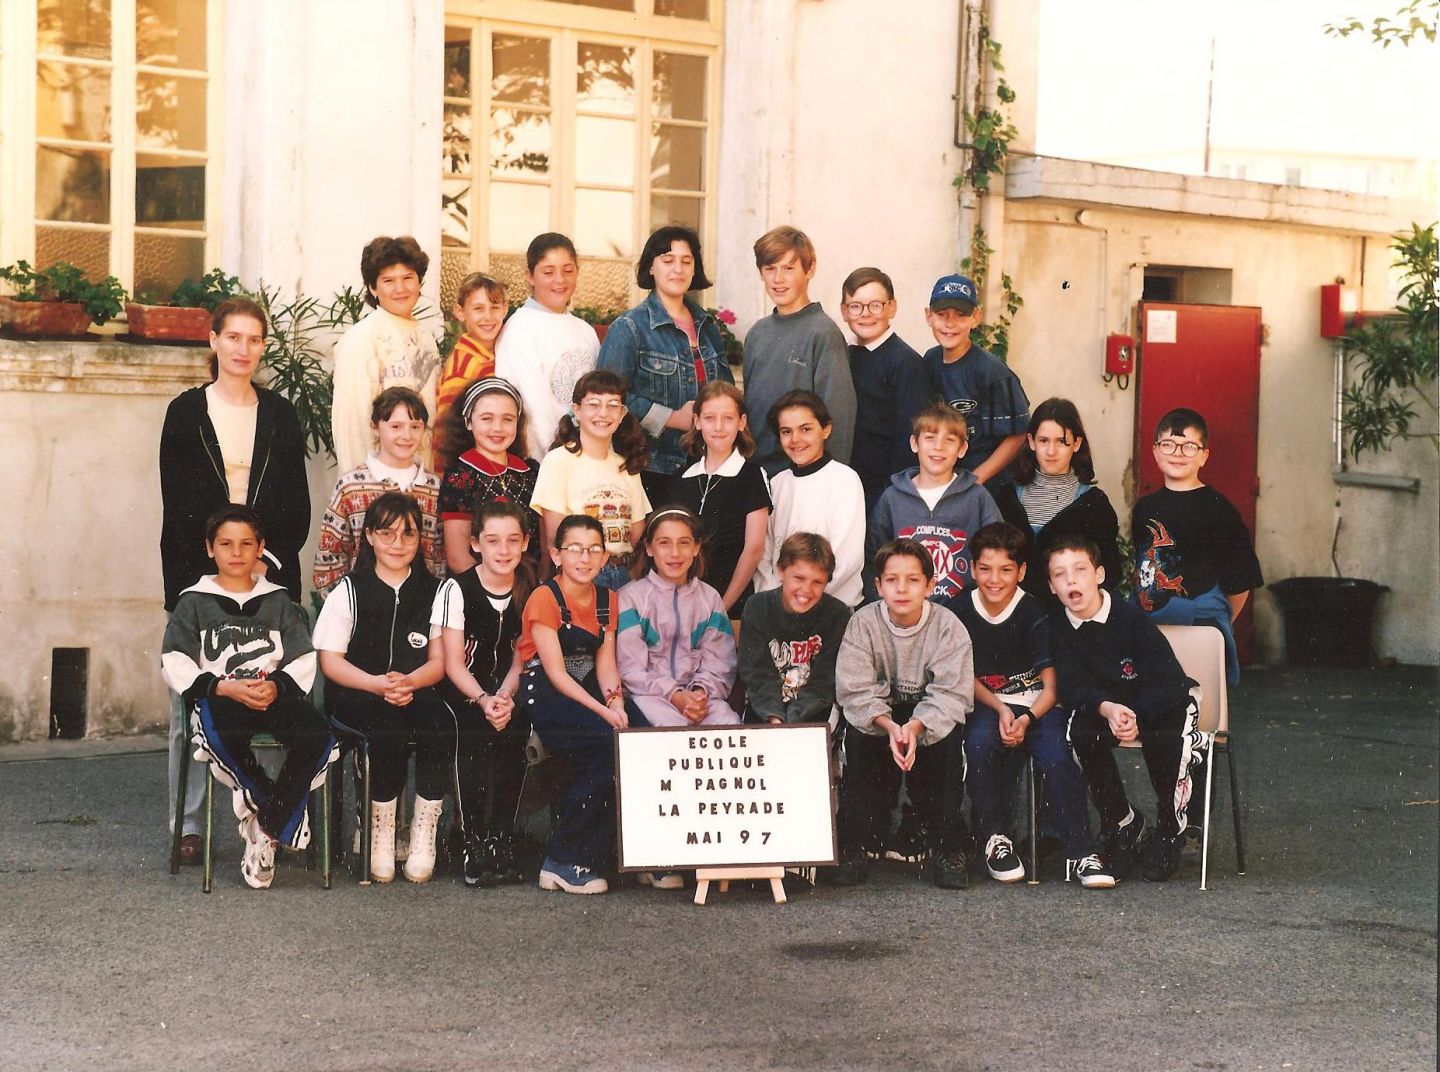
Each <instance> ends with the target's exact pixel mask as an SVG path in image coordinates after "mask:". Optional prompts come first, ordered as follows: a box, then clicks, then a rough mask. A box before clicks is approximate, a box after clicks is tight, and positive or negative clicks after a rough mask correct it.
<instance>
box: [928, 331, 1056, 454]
mask: <svg viewBox="0 0 1440 1072" xmlns="http://www.w3.org/2000/svg"><path fill="white" fill-rule="evenodd" d="M924 362H925V367H926V368H927V369H928V370H929V372H930V379H931V382H932V384H933V385H934V390H935V393H936V394H937V395H939V396H940V399H941V401H943V402H945V403H946V404H947V405H949V406H950V407H951V408H952V409H956V410H959V411H960V412H961V413H963V414H964V415H965V424H966V426H967V428H968V429H969V446H967V447H966V449H965V454H964V456H963V457H962V458H961V459H960V468H962V469H968V470H970V471H971V472H974V471H975V470H976V469H977V468H978V467H979V466H980V464H981V463H982V462H984V461H985V459H987V458H989V457H990V455H992V454H994V453H995V448H996V447H998V446H999V445H1000V441H1001V440H1002V439H1004V438H1006V437H1007V436H1012V435H1019V434H1020V433H1022V432H1024V431H1025V429H1026V428H1027V427H1028V426H1029V423H1030V400H1029V399H1028V398H1026V397H1025V388H1024V387H1022V386H1021V385H1020V378H1019V377H1018V376H1016V375H1015V373H1013V372H1011V371H1010V367H1009V366H1008V365H1006V364H1005V362H1003V361H1001V360H1000V359H999V358H998V357H996V356H995V355H994V354H992V353H990V352H989V351H988V350H982V349H981V348H980V347H978V346H971V347H970V349H968V350H966V351H965V355H964V356H963V357H961V358H960V359H959V360H958V361H951V362H948V363H947V362H946V361H945V359H944V357H943V356H942V355H941V352H940V347H938V346H932V347H931V348H930V349H929V350H927V351H926V352H925V357H924Z"/></svg>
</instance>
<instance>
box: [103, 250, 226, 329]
mask: <svg viewBox="0 0 1440 1072" xmlns="http://www.w3.org/2000/svg"><path fill="white" fill-rule="evenodd" d="M239 293H241V290H240V280H239V279H237V278H236V277H235V276H233V275H226V274H225V273H224V272H222V271H221V270H220V269H219V268H212V269H211V270H210V271H208V272H206V273H205V274H204V275H202V276H201V277H200V278H199V279H184V280H181V282H180V284H179V286H177V287H176V288H175V289H174V290H172V291H171V292H170V296H169V297H168V298H167V299H164V300H160V299H155V298H150V297H149V296H148V295H146V298H147V300H146V301H132V302H126V303H125V320H126V322H127V323H128V324H129V328H130V330H129V337H130V338H131V339H134V340H137V341H146V342H186V343H203V342H209V340H210V319H211V317H212V316H213V315H214V312H215V308H216V306H218V305H219V304H220V303H221V302H223V301H224V300H225V299H226V298H230V297H233V296H235V295H236V294H239ZM137 297H139V296H138V295H137Z"/></svg>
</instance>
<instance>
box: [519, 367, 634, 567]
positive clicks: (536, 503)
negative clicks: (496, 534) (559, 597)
mask: <svg viewBox="0 0 1440 1072" xmlns="http://www.w3.org/2000/svg"><path fill="white" fill-rule="evenodd" d="M571 399H572V401H571V406H570V413H569V414H567V415H566V416H565V417H564V418H563V419H562V420H561V421H560V428H559V431H558V432H557V433H556V435H555V442H554V443H552V444H551V450H550V452H549V453H548V454H546V455H545V458H544V460H542V461H541V462H540V474H539V476H538V477H537V478H536V480H535V490H534V492H533V493H532V494H531V496H530V505H531V506H532V507H533V508H534V509H535V510H536V511H538V512H539V514H540V516H541V519H542V526H543V531H544V534H545V543H547V544H551V543H555V534H556V531H557V527H558V526H559V524H560V522H561V520H562V519H563V518H565V517H566V516H568V515H570V514H584V515H586V516H588V517H592V518H595V519H596V521H597V522H598V523H599V525H600V529H601V537H602V541H603V544H604V548H605V551H606V552H607V560H606V562H604V563H601V566H602V567H603V568H602V569H601V570H600V572H599V576H598V577H597V578H596V580H597V582H598V583H600V584H603V585H605V586H606V587H609V588H614V589H619V588H622V587H624V586H625V584H626V583H628V582H629V580H630V575H629V573H628V572H627V571H628V570H629V568H630V563H631V560H632V558H633V555H634V550H635V544H636V542H637V541H638V540H639V539H640V536H641V534H642V533H643V532H644V531H645V521H644V518H645V515H646V514H648V513H649V512H650V500H649V498H648V497H646V495H645V488H644V486H643V485H642V484H641V482H640V473H641V472H643V471H644V469H645V462H646V459H647V458H648V457H649V447H648V445H647V443H646V439H645V433H644V431H643V430H642V429H641V428H640V423H639V422H638V421H637V420H635V418H634V417H633V416H632V415H631V414H630V413H629V412H628V411H627V410H626V408H625V380H624V379H623V378H622V377H620V376H618V375H616V374H615V373H613V372H610V371H608V370H606V369H596V370H595V371H593V372H587V373H586V374H585V375H583V376H581V377H580V379H579V381H578V382H577V383H576V384H575V391H574V393H573V395H572V396H571ZM556 546H559V545H558V544H556Z"/></svg>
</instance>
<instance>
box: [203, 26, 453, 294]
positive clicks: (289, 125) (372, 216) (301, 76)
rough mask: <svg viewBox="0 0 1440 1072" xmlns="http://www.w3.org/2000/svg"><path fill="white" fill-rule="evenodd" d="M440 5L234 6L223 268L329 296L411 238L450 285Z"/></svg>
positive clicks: (430, 282) (435, 285)
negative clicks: (369, 253)
mask: <svg viewBox="0 0 1440 1072" xmlns="http://www.w3.org/2000/svg"><path fill="white" fill-rule="evenodd" d="M443 22H444V5H443V3H441V0H305V2H304V3H294V2H292V0H252V2H250V3H246V4H230V5H227V6H226V55H225V124H224V130H225V144H224V154H225V155H224V165H223V166H224V174H225V179H224V191H225V206H224V208H225V211H224V215H223V220H224V223H223V240H222V262H223V264H224V265H225V267H226V268H227V269H228V270H230V271H232V272H234V273H236V274H238V275H239V276H240V277H241V279H242V280H243V281H244V282H246V283H254V282H255V281H256V280H258V279H262V278H263V279H264V280H265V281H266V282H268V283H272V284H279V285H280V286H282V287H284V288H285V289H286V290H287V291H293V290H294V289H295V288H300V289H302V290H304V291H305V292H306V293H308V294H311V295H316V296H323V297H325V298H326V299H328V298H329V296H330V295H331V294H333V293H334V292H335V291H336V290H338V289H339V288H340V287H342V286H344V285H346V284H349V285H352V286H354V287H356V288H359V287H360V285H361V281H360V251H361V249H362V248H363V246H364V245H365V243H366V242H368V241H369V240H370V239H371V238H374V237H375V236H376V235H380V234H390V235H398V234H413V235H415V236H416V238H418V239H419V241H420V244H421V246H422V247H424V249H425V251H426V252H427V253H429V254H430V257H431V268H430V271H429V272H428V273H427V276H426V280H425V285H424V287H423V294H424V298H423V299H422V300H424V301H426V302H427V303H428V304H429V305H431V306H432V307H433V306H435V304H436V302H437V301H438V298H439V285H440V263H439V262H440V145H441V142H440V135H441V113H442V103H441V91H440V90H441V78H442V71H443V48H444V45H443V42H444V29H443Z"/></svg>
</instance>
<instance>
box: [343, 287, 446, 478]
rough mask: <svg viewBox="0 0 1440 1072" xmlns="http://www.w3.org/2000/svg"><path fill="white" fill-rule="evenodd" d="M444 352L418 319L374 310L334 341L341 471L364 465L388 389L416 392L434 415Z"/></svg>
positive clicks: (377, 309) (378, 309) (382, 310)
mask: <svg viewBox="0 0 1440 1072" xmlns="http://www.w3.org/2000/svg"><path fill="white" fill-rule="evenodd" d="M439 374H440V350H439V348H438V347H437V346H436V344H435V337H434V336H433V335H431V334H430V331H429V329H428V328H427V327H426V326H425V325H424V324H422V323H420V322H419V321H418V320H407V319H405V318H404V317H399V316H396V315H395V314H394V313H387V312H386V311H385V310H384V309H381V308H378V307H377V308H375V309H371V310H370V312H369V313H368V314H366V315H365V316H364V317H363V318H362V319H361V320H360V321H359V323H357V324H355V325H354V326H353V327H351V328H350V329H349V330H348V331H346V332H345V334H344V335H341V336H340V338H339V339H338V340H336V342H335V395H334V398H333V400H332V402H331V406H330V431H331V434H332V435H333V436H334V437H335V460H336V462H337V463H338V465H339V469H340V472H342V473H348V472H349V471H350V470H351V469H355V468H358V467H359V466H361V465H364V464H365V457H366V455H368V454H369V453H370V449H371V447H372V446H373V443H372V438H373V437H372V434H371V431H370V407H371V406H372V405H373V404H374V402H375V396H376V395H378V394H379V393H380V392H381V391H383V390H384V389H385V388H387V387H408V388H410V389H411V390H412V391H415V392H417V393H418V394H419V395H420V397H421V398H422V399H424V400H425V405H426V406H427V407H428V408H429V410H430V416H431V417H434V416H435V383H436V379H437V378H438V376H439Z"/></svg>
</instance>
